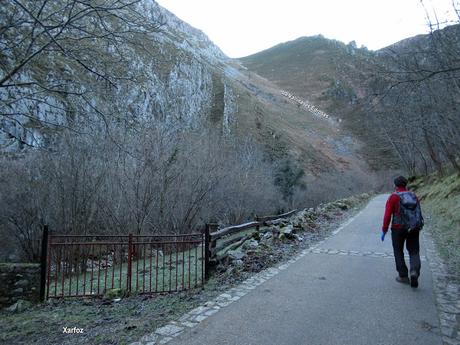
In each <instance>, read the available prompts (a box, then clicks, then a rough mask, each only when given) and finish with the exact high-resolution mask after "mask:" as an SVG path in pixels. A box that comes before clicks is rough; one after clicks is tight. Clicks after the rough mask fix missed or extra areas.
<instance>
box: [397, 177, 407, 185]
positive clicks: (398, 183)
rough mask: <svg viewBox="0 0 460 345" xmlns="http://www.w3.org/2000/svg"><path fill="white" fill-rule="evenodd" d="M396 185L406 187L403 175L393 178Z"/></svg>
mask: <svg viewBox="0 0 460 345" xmlns="http://www.w3.org/2000/svg"><path fill="white" fill-rule="evenodd" d="M394 183H395V186H396V187H406V186H407V179H406V178H405V177H404V176H398V177H396V178H395V180H394Z"/></svg>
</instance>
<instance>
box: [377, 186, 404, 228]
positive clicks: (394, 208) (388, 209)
mask: <svg viewBox="0 0 460 345" xmlns="http://www.w3.org/2000/svg"><path fill="white" fill-rule="evenodd" d="M396 192H407V189H406V188H404V187H396ZM397 215H399V196H398V194H396V193H392V194H391V195H390V197H389V198H388V200H387V204H386V206H385V215H384V216H383V226H382V231H383V232H385V233H386V232H387V231H388V227H389V226H390V223H391V219H392V217H394V216H397ZM391 228H392V229H395V230H397V229H401V225H400V224H396V223H393V224H391Z"/></svg>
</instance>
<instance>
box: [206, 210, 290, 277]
mask: <svg viewBox="0 0 460 345" xmlns="http://www.w3.org/2000/svg"><path fill="white" fill-rule="evenodd" d="M296 212H297V210H292V211H289V212H286V213H283V214H279V215H272V216H264V217H257V216H256V217H255V221H253V222H248V223H244V224H239V225H232V226H229V227H226V228H223V229H218V226H217V224H206V229H205V238H206V239H207V240H206V243H205V247H206V250H205V257H206V260H205V266H206V267H205V272H208V271H209V266H210V261H213V260H215V258H216V256H217V253H218V252H219V251H220V250H222V249H224V248H226V247H227V246H229V245H231V244H233V243H235V242H238V241H240V240H241V239H243V238H244V237H245V235H239V236H234V237H230V236H231V235H235V234H238V233H243V232H244V231H246V230H250V229H255V231H259V230H260V227H261V226H263V225H265V224H266V222H268V221H273V220H276V219H283V218H288V217H291V216H292V215H294V214H295V213H296ZM218 242H219V243H218ZM206 274H207V273H206Z"/></svg>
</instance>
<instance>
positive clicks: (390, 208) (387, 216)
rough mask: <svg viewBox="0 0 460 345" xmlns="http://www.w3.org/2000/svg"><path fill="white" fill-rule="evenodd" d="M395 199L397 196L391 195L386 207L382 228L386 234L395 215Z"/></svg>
mask: <svg viewBox="0 0 460 345" xmlns="http://www.w3.org/2000/svg"><path fill="white" fill-rule="evenodd" d="M395 197H396V196H395V194H391V195H390V197H389V198H388V200H387V203H386V205H385V214H384V215H383V226H382V231H383V233H385V234H386V233H387V231H388V228H389V227H390V223H391V216H392V215H393V212H394V205H395Z"/></svg>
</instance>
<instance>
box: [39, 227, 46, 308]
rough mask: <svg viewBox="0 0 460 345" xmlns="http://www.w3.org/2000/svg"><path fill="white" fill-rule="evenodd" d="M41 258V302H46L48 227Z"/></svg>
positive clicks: (43, 237) (44, 228)
mask: <svg viewBox="0 0 460 345" xmlns="http://www.w3.org/2000/svg"><path fill="white" fill-rule="evenodd" d="M41 250H42V252H41V256H40V301H42V302H43V301H44V300H45V292H46V268H47V267H46V266H47V262H48V260H47V259H48V225H45V226H43V235H42V248H41Z"/></svg>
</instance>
